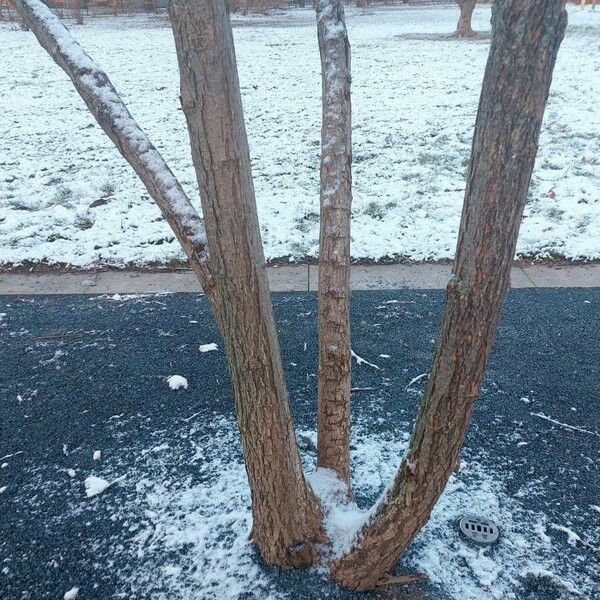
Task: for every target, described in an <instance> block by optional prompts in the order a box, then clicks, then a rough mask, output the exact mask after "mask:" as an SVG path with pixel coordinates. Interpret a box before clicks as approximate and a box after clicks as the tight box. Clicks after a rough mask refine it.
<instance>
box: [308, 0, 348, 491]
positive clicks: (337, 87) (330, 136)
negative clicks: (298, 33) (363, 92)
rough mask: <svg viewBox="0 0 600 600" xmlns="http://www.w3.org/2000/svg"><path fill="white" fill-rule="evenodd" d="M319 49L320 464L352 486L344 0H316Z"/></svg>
mask: <svg viewBox="0 0 600 600" xmlns="http://www.w3.org/2000/svg"><path fill="white" fill-rule="evenodd" d="M316 11H317V35H318V40H319V50H320V54H321V72H322V75H321V78H322V95H323V99H322V105H323V117H322V118H323V122H322V129H321V231H320V243H319V400H318V409H317V412H318V416H317V437H318V444H317V465H318V466H319V467H326V468H328V469H333V470H334V471H335V472H336V473H337V474H338V476H339V477H340V479H342V481H344V482H345V483H346V484H347V485H348V486H350V361H351V355H350V312H349V302H350V210H351V204H352V130H351V106H350V45H349V43H348V34H347V32H346V23H345V20H344V7H343V5H342V2H341V0H317V4H316Z"/></svg>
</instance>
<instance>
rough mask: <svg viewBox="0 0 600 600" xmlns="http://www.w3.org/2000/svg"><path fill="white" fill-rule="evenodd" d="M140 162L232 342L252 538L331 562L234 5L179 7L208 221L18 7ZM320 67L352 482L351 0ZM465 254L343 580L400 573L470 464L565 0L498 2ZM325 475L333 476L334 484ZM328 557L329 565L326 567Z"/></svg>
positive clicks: (110, 95) (324, 369) (196, 1)
mask: <svg viewBox="0 0 600 600" xmlns="http://www.w3.org/2000/svg"><path fill="white" fill-rule="evenodd" d="M12 1H13V4H14V5H15V7H16V8H17V10H18V11H19V13H20V15H21V16H22V18H23V20H24V22H25V23H27V25H28V26H29V27H30V28H31V30H32V31H33V32H34V33H35V35H36V37H37V38H38V41H39V42H40V44H41V45H42V46H43V47H44V48H45V49H46V50H47V51H48V53H49V54H50V55H51V56H52V58H53V59H54V60H55V61H56V62H57V63H58V65H59V66H60V67H61V68H62V69H63V70H64V71H65V72H66V73H67V74H68V75H69V77H70V78H71V80H72V82H73V84H74V86H75V87H76V89H77V91H78V92H79V94H80V95H81V97H82V98H83V100H84V101H85V103H86V104H87V106H88V108H89V109H90V111H91V112H92V114H93V115H94V117H95V118H96V120H97V121H98V123H99V124H100V126H101V127H102V129H103V130H104V131H105V132H106V134H107V135H108V136H109V137H110V138H111V140H112V141H113V142H114V144H115V145H116V147H117V148H118V150H119V151H120V152H121V154H122V155H123V156H124V157H125V158H126V159H127V161H128V162H129V163H130V164H131V166H132V167H133V168H134V170H135V171H136V173H137V174H138V176H139V178H140V179H141V181H142V182H143V183H144V185H145V186H146V188H147V189H148V191H149V193H150V196H151V197H152V198H153V199H154V200H155V202H156V203H157V205H158V206H159V208H160V210H161V212H162V214H163V216H164V218H165V220H166V221H167V222H168V223H169V225H170V226H171V228H172V229H173V231H174V233H175V235H176V237H177V239H178V240H179V241H180V243H181V245H182V247H183V249H184V251H185V253H186V255H187V257H188V260H189V263H190V266H191V268H192V269H193V270H194V272H195V273H196V275H197V276H198V279H199V281H200V283H201V285H202V287H203V289H204V292H205V294H206V296H207V298H208V300H209V301H210V303H211V305H212V308H213V312H214V315H215V319H216V321H217V324H218V326H219V328H220V331H221V333H222V335H223V338H224V344H225V350H226V354H227V361H228V365H229V372H230V375H231V382H232V387H233V396H234V400H235V408H236V414H237V419H238V423H239V430H240V435H241V439H242V445H243V452H244V458H245V464H246V470H247V474H248V482H249V485H250V490H251V495H252V514H253V530H252V534H251V537H252V540H253V541H254V542H255V543H256V545H257V546H258V548H259V550H260V552H261V555H262V557H263V559H264V560H265V561H266V562H267V563H269V564H272V565H277V566H279V567H282V568H300V567H306V566H309V565H311V564H313V563H315V562H316V561H318V560H320V559H323V558H322V557H324V556H327V552H323V551H322V550H323V546H326V545H327V543H328V538H327V532H326V530H325V528H324V525H323V510H324V508H325V509H326V507H323V506H322V505H321V503H320V501H319V499H318V498H317V496H316V495H315V493H314V492H313V490H312V489H311V487H310V485H309V484H308V482H307V480H306V478H305V476H304V473H303V470H302V466H301V462H300V457H299V452H298V447H297V444H296V440H295V435H294V427H293V423H292V418H291V413H290V407H289V404H288V398H287V392H286V386H285V381H284V375H283V368H282V362H281V355H280V350H279V343H278V340H277V334H276V330H275V322H274V318H273V310H272V306H271V299H270V295H269V288H268V282H267V276H266V269H265V260H264V256H263V249H262V244H261V239H260V228H259V223H258V216H257V211H256V202H255V197H254V187H253V182H252V173H251V168H250V156H249V151H248V140H247V137H246V130H245V125H244V117H243V112H242V102H241V95H240V86H239V82H238V74H237V67H236V58H235V51H234V44H233V36H232V31H231V24H230V20H229V11H228V7H227V3H226V0H172V2H171V5H170V8H169V12H170V16H171V22H172V27H173V34H174V37H175V46H176V50H177V57H178V63H179V72H180V77H181V102H182V106H183V111H184V113H185V117H186V120H187V126H188V133H189V137H190V142H191V154H192V160H193V163H194V167H195V170H196V175H197V179H198V187H199V192H200V199H201V203H202V215H203V216H202V217H200V216H199V214H198V213H197V212H196V210H195V209H194V207H193V205H192V202H191V201H190V199H189V198H188V197H187V196H186V194H185V193H184V191H183V189H182V187H181V185H180V184H179V182H178V181H177V179H176V178H175V177H174V175H173V173H172V172H171V171H170V170H169V168H168V166H167V165H166V164H165V162H164V160H163V158H162V157H161V155H160V153H159V152H158V151H157V150H156V148H155V147H154V146H153V145H152V144H151V142H150V141H149V139H148V137H147V136H146V135H145V133H144V132H143V131H142V130H141V129H140V128H139V127H138V125H137V124H136V122H135V121H134V119H133V118H132V116H131V115H130V113H129V112H128V110H127V108H126V107H125V105H124V104H123V102H122V100H121V98H120V97H119V95H118V93H117V92H116V90H115V89H114V87H113V86H112V84H111V82H110V80H109V79H108V77H107V76H106V74H105V73H104V72H103V71H102V70H101V69H100V68H99V67H98V66H97V65H96V64H95V63H94V62H93V61H92V60H91V59H90V58H89V56H88V55H87V54H85V52H84V51H83V50H82V49H81V47H80V46H79V45H78V44H77V42H75V40H74V39H73V38H72V37H71V35H70V34H69V32H68V31H67V29H66V28H65V27H64V26H63V25H62V24H61V23H60V21H59V20H58V19H57V18H55V16H54V15H53V14H52V12H51V11H50V10H49V9H48V8H47V7H46V6H45V5H44V4H43V3H42V2H41V0H12ZM316 12H317V35H318V41H319V49H320V54H321V65H322V89H323V123H322V144H321V231H320V259H319V260H320V272H319V397H318V408H317V413H318V419H317V426H318V458H317V464H318V466H320V467H325V468H328V469H330V470H331V471H332V472H334V473H335V474H336V475H337V476H338V477H339V479H340V480H341V481H342V482H343V483H344V484H345V485H346V486H347V494H348V496H349V497H351V495H352V491H351V488H350V461H349V436H350V359H351V350H350V325H349V317H348V303H349V296H350V285H349V268H350V211H351V162H352V153H351V126H350V51H349V44H348V38H347V33H346V26H345V22H344V11H343V7H342V3H341V0H317V3H316ZM492 26H493V35H492V42H491V48H490V54H489V58H488V62H487V66H486V70H485V75H484V79H483V87H482V91H481V98H480V103H479V110H478V114H477V121H476V124H475V133H474V138H473V146H472V151H471V162H470V167H469V173H468V178H467V187H466V192H465V200H464V208H463V214H462V220H461V225H460V231H459V238H458V246H457V250H456V258H455V261H454V266H453V271H452V277H451V279H450V282H449V284H448V289H447V301H446V308H445V313H444V318H443V322H442V326H441V330H440V333H439V336H438V341H437V347H436V351H435V356H434V359H433V364H432V368H431V372H430V377H429V381H428V384H427V388H426V391H425V394H424V397H423V400H422V403H421V408H420V411H419V414H418V416H417V419H416V423H415V426H414V431H413V433H412V437H411V440H410V444H409V447H408V450H407V452H406V455H405V456H404V458H403V459H402V461H401V464H400V467H399V469H398V472H397V473H396V476H395V478H394V480H393V481H392V482H391V485H390V486H389V487H388V488H387V489H386V491H385V493H384V495H383V496H382V497H381V498H380V499H379V501H378V502H377V504H376V506H375V507H374V508H373V510H371V511H370V512H369V515H370V516H369V517H368V519H367V520H366V521H365V522H364V524H363V525H362V526H361V527H360V528H359V529H358V531H356V535H355V537H354V541H353V543H352V545H351V547H349V548H348V549H347V551H346V553H345V554H343V555H341V556H337V557H335V558H334V559H333V560H332V562H331V564H330V568H331V573H332V576H333V577H334V578H335V579H336V580H337V581H338V582H339V583H340V584H342V585H344V586H346V587H349V588H353V589H357V590H368V589H372V588H375V587H377V586H380V585H386V584H389V583H393V582H405V581H407V580H410V577H409V578H408V579H407V578H395V577H393V569H394V565H395V563H396V562H397V561H398V559H399V558H400V556H401V555H402V553H403V552H404V550H405V549H406V548H407V546H408V545H409V544H410V543H411V541H412V540H413V538H414V537H415V535H416V534H417V533H418V531H419V530H420V529H421V527H422V526H423V525H424V524H425V523H426V522H427V520H428V518H429V516H430V514H431V511H432V509H433V506H434V505H435V503H436V501H437V499H438V497H439V496H440V494H441V493H442V491H443V489H444V487H445V485H446V483H447V481H448V478H449V477H450V474H451V473H452V472H453V470H454V469H455V468H456V465H457V464H458V461H459V453H460V450H461V446H462V443H463V440H464V436H465V433H466V430H467V426H468V423H469V418H470V415H471V411H472V409H473V405H474V403H475V400H476V398H477V396H478V394H479V390H480V385H481V381H482V377H483V372H484V369H485V366H486V362H487V358H488V355H489V352H490V349H491V346H492V342H493V338H494V334H495V330H496V325H497V322H498V318H499V315H500V311H501V307H502V303H503V299H504V297H505V295H506V291H507V289H508V287H509V283H510V282H509V274H510V266H511V263H512V260H513V257H514V253H515V247H516V240H517V235H518V231H519V225H520V222H521V217H522V213H523V208H524V205H525V200H526V196H527V189H528V186H529V181H530V178H531V172H532V169H533V164H534V160H535V156H536V152H537V141H538V136H539V131H540V126H541V122H542V116H543V113H544V107H545V103H546V99H547V96H548V90H549V86H550V81H551V76H552V71H553V68H554V63H555V59H556V54H557V51H558V48H559V45H560V42H561V40H562V37H563V34H564V30H565V26H566V12H565V8H564V0H496V1H495V2H494V6H493V9H492ZM331 471H330V472H331ZM323 560H324V559H323Z"/></svg>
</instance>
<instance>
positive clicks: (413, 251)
mask: <svg viewBox="0 0 600 600" xmlns="http://www.w3.org/2000/svg"><path fill="white" fill-rule="evenodd" d="M346 12H347V21H348V34H349V39H350V43H351V45H352V70H353V73H352V92H353V97H352V100H353V124H354V131H353V143H354V147H353V156H354V165H353V180H354V190H353V215H352V216H353V223H352V228H353V233H352V254H353V256H354V257H355V258H365V259H373V260H377V259H380V258H382V257H389V256H403V257H407V258H411V259H414V260H428V259H437V260H441V259H449V258H451V257H452V256H453V254H454V248H455V243H456V236H457V231H458V225H459V220H460V213H461V205H462V200H463V194H464V187H465V171H466V165H467V162H468V158H469V151H470V145H471V137H472V132H473V126H474V122H475V114H476V110H477V103H478V98H479V92H480V85H481V80H482V77H483V70H484V66H485V61H486V57H487V53H488V48H489V44H488V42H485V41H475V42H471V41H464V40H463V41H461V40H454V41H448V40H431V39H415V37H414V36H413V37H412V38H411V37H410V35H411V34H427V35H429V37H431V36H435V35H437V34H443V33H450V32H451V31H452V30H453V29H454V28H455V26H456V19H457V8H456V6H454V5H452V4H448V5H444V6H425V7H416V6H403V7H387V8H386V7H376V8H375V7H374V8H369V10H368V11H363V10H356V9H354V8H352V7H348V9H347V11H346ZM489 19H490V11H489V7H488V6H484V5H478V6H477V8H476V9H475V15H474V25H475V28H476V29H478V30H480V31H484V30H488V29H489ZM237 20H239V19H237ZM286 23H291V25H292V26H285V24H286ZM244 25H245V26H244V27H238V28H236V29H235V30H234V35H235V40H236V54H237V59H238V64H239V70H240V81H241V89H242V96H243V102H244V113H245V115H246V121H247V129H248V135H249V141H250V150H251V156H252V161H253V174H254V178H255V187H256V192H257V203H258V210H259V217H260V221H261V233H262V238H263V240H264V244H265V255H266V257H267V259H273V258H278V257H291V258H292V259H293V260H299V259H303V258H305V257H314V256H316V254H317V251H318V233H319V226H318V212H319V206H318V203H319V195H318V181H319V138H320V128H321V107H320V101H321V80H320V63H319V56H318V47H317V43H316V33H315V22H314V11H312V10H306V11H301V10H298V11H291V12H281V13H276V14H274V15H267V16H262V17H253V18H252V19H250V18H247V19H245V23H244ZM73 33H74V34H75V36H76V37H77V39H78V41H79V42H80V43H81V44H82V46H83V47H84V48H85V49H86V50H87V51H88V52H89V53H90V55H91V56H92V57H93V58H94V60H96V61H97V62H98V64H100V65H101V66H102V67H103V68H104V69H105V70H106V72H107V74H108V75H109V77H110V78H111V80H112V81H113V83H114V84H115V87H116V88H117V90H118V91H120V93H121V95H122V97H123V100H124V101H125V102H126V103H127V105H128V106H129V108H130V110H131V112H132V114H133V115H134V116H135V118H136V120H137V121H138V122H139V124H140V126H141V127H142V128H143V129H144V131H146V132H147V133H148V135H149V137H150V138H151V139H152V140H153V142H154V144H155V145H156V147H157V149H158V150H160V152H161V153H162V154H163V156H164V157H165V160H166V161H167V163H168V164H169V166H170V167H171V168H172V170H173V172H174V173H175V175H176V176H177V177H178V179H179V180H180V181H181V184H182V186H183V188H184V190H185V191H186V192H187V194H188V195H189V196H190V197H191V198H192V199H196V198H197V196H198V194H197V184H196V181H195V176H194V171H193V167H192V164H191V159H190V153H189V149H188V150H186V149H185V148H186V147H187V142H186V141H185V138H186V126H185V121H184V117H183V114H182V112H181V110H178V108H179V100H178V95H179V85H178V75H177V66H176V56H175V50H174V47H173V37H172V34H171V31H170V29H169V27H168V20H167V18H166V16H164V15H162V16H157V17H151V16H135V17H124V16H119V17H118V18H113V17H103V18H99V19H89V20H86V24H85V25H84V26H83V27H76V28H73ZM599 34H600V12H599V11H595V12H592V11H589V10H580V9H579V7H577V6H570V7H569V25H568V29H567V33H566V37H565V40H564V42H563V44H562V47H561V49H560V52H559V54H558V61H557V65H556V69H555V73H554V78H553V82H552V88H551V91H550V97H549V101H548V107H547V110H546V115H545V119H544V124H543V128H542V132H541V136H540V150H539V155H538V159H537V161H536V166H535V170H534V175H533V180H532V186H531V191H530V199H529V202H528V204H527V206H526V208H525V214H524V219H523V225H522V227H521V233H520V237H519V243H518V247H517V252H518V253H520V254H527V255H540V256H546V255H550V254H560V255H564V256H566V257H567V258H571V259H576V258H600V161H599V160H598V158H597V157H598V156H600V136H598V134H597V132H598V131H599V130H600V110H599V107H598V103H597V102H593V101H591V99H592V98H594V97H595V91H596V89H597V74H598V71H599V69H600V53H598V52H593V51H590V48H592V49H593V48H596V46H597V40H598V35H599ZM403 36H404V37H403ZM0 47H1V48H2V49H3V51H4V53H5V55H6V56H10V60H4V61H1V62H0V81H1V84H0V100H1V104H2V114H3V119H2V120H1V121H0V264H15V263H26V262H28V261H31V262H45V263H57V262H59V263H69V264H71V265H75V266H78V267H92V266H97V265H117V266H124V265H128V264H136V265H140V264H150V263H151V264H165V263H168V262H169V261H173V260H178V259H183V253H182V251H181V249H180V247H179V244H178V243H177V241H176V240H175V239H174V236H173V234H172V232H171V231H170V229H169V227H168V226H167V225H166V223H165V222H164V220H163V219H162V218H161V216H160V213H159V210H158V208H157V207H156V206H155V205H154V203H153V202H152V201H151V200H150V199H149V198H148V195H147V192H146V190H145V189H144V188H143V186H142V184H141V183H140V182H139V181H138V180H137V178H136V176H135V174H134V173H133V171H132V170H131V168H130V167H129V166H128V165H127V163H126V162H125V160H124V159H123V158H122V157H121V156H120V155H119V153H118V151H117V150H116V149H115V148H114V147H113V145H112V143H111V142H110V141H109V140H108V138H106V136H105V135H104V134H103V133H102V131H101V130H100V128H99V127H98V125H97V124H96V123H95V122H94V120H93V118H92V117H91V115H90V114H89V113H88V111H87V109H86V108H85V106H84V105H83V102H82V100H81V99H80V98H79V96H78V95H77V93H76V92H75V90H74V89H73V87H72V85H71V83H70V82H69V81H68V79H67V77H66V76H65V74H64V73H63V72H62V71H61V70H60V69H59V68H58V67H57V66H56V65H54V64H53V63H52V60H51V59H50V58H49V57H48V56H47V54H46V53H45V52H44V50H42V49H41V48H40V47H39V45H38V44H37V42H36V41H35V39H34V38H33V37H32V35H31V33H30V32H25V31H20V30H17V29H15V28H13V27H12V26H11V25H10V24H7V23H0ZM156 56H160V60H159V61H157V60H156ZM132 66H133V67H134V68H132ZM182 140H183V141H184V142H185V143H182ZM195 202H196V206H198V205H199V203H198V202H197V200H196V201H195Z"/></svg>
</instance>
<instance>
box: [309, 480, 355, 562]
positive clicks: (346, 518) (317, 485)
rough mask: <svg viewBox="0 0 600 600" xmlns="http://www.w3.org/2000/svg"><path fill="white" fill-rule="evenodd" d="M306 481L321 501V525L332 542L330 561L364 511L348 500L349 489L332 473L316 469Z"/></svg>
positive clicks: (351, 536)
mask: <svg viewBox="0 0 600 600" xmlns="http://www.w3.org/2000/svg"><path fill="white" fill-rule="evenodd" d="M307 480H308V482H309V483H310V485H311V487H312V489H313V491H314V492H315V494H316V495H317V496H318V498H319V499H320V500H321V505H322V507H323V512H324V525H325V530H326V532H327V536H328V537H329V539H330V540H331V548H330V552H329V557H330V558H332V557H336V556H341V555H342V554H343V553H344V551H345V550H347V549H348V548H349V547H350V545H351V543H352V540H353V539H354V537H355V533H356V531H358V529H359V528H360V527H361V525H362V524H363V523H364V520H365V511H364V510H360V509H359V508H358V506H357V505H356V503H355V502H353V501H351V500H349V499H348V488H347V487H346V484H345V483H344V482H343V481H342V480H341V479H339V478H338V476H337V475H336V473H335V471H332V470H331V469H325V468H317V469H315V470H314V471H312V472H311V473H308V474H307Z"/></svg>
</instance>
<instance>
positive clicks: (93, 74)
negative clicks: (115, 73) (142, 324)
mask: <svg viewBox="0 0 600 600" xmlns="http://www.w3.org/2000/svg"><path fill="white" fill-rule="evenodd" d="M12 2H13V5H14V7H15V8H16V10H17V12H18V13H19V15H20V16H21V18H22V20H23V22H24V23H26V24H27V25H28V26H29V27H30V28H31V30H32V31H33V33H34V34H35V36H36V38H37V39H38V41H39V43H40V44H41V45H42V47H43V48H44V49H45V50H46V51H47V52H48V54H50V56H51V57H52V58H53V59H54V61H55V62H56V63H57V64H58V66H59V67H61V68H62V69H63V71H65V73H66V74H67V75H68V76H69V77H70V79H71V81H72V82H73V85H74V86H75V89H76V90H77V91H78V92H79V95H80V96H81V97H82V98H83V100H84V102H85V103H86V105H87V107H88V108H89V109H90V112H91V113H92V115H93V116H94V118H95V119H96V121H97V122H98V124H99V125H100V127H102V129H103V130H104V132H105V133H106V134H107V135H108V137H109V138H110V139H111V140H112V141H113V143H114V144H115V146H116V147H117V149H118V150H119V152H120V153H121V154H122V155H123V157H124V158H125V159H126V160H127V162H128V163H129V164H130V165H131V166H132V167H133V169H134V170H135V172H136V173H137V174H138V176H139V178H140V179H141V181H142V183H143V184H144V185H145V186H146V189H147V190H148V193H149V194H150V196H151V197H152V198H153V199H154V201H155V202H156V204H157V205H158V207H159V208H160V211H161V213H162V214H163V216H164V218H165V219H166V221H167V223H168V224H169V225H170V227H171V229H172V230H173V233H174V234H175V236H176V237H177V239H178V240H179V242H180V243H181V246H182V247H183V249H184V251H185V253H186V254H187V257H188V259H189V262H190V266H191V267H192V268H193V269H194V271H195V273H196V274H197V276H198V278H199V279H200V283H201V284H202V287H203V289H204V291H205V293H206V294H207V295H208V296H209V297H212V295H213V285H212V278H211V275H210V272H209V269H208V262H207V252H206V234H205V231H204V224H203V222H202V219H201V218H200V216H199V215H198V213H197V211H196V210H195V209H194V207H193V206H192V203H191V202H190V200H189V198H188V197H187V196H186V194H185V192H184V191H183V189H182V187H181V185H180V184H179V182H178V181H177V179H176V178H175V176H174V175H173V173H172V172H171V170H170V169H169V167H168V166H167V165H166V163H165V161H164V159H163V158H162V156H161V155H160V153H159V152H158V151H157V150H156V148H155V147H154V146H153V145H152V144H151V142H150V140H149V139H148V136H146V134H145V133H144V132H143V131H142V130H141V129H140V127H139V126H138V124H137V123H136V122H135V120H134V119H133V117H132V116H131V114H130V113H129V111H128V110H127V107H126V106H125V105H124V104H123V101H122V100H121V98H120V96H119V94H118V93H117V91H116V90H115V88H114V87H113V85H112V83H111V82H110V80H109V79H108V77H107V76H106V73H104V71H102V70H101V69H100V68H99V67H98V66H97V65H96V64H95V63H94V62H93V61H92V59H91V58H90V57H89V56H88V55H87V54H86V53H85V52H84V51H83V49H82V48H81V47H80V46H79V44H78V43H77V42H76V41H75V40H74V39H73V37H72V36H71V34H70V33H69V32H68V31H67V29H66V28H65V26H64V25H63V24H62V23H61V22H60V20H59V19H58V18H57V17H56V16H55V15H54V14H53V13H52V12H51V11H50V9H49V8H48V7H47V6H46V5H45V4H43V3H42V2H41V1H40V0H12Z"/></svg>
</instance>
